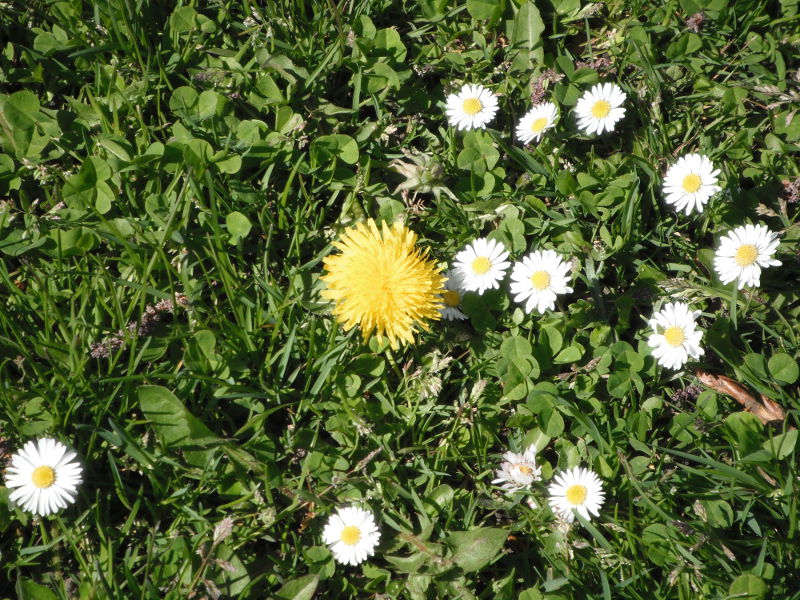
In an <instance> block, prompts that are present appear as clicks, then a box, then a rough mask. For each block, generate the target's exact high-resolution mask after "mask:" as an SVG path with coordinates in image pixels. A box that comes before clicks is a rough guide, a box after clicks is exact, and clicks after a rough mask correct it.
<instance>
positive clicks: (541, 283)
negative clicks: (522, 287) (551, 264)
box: [531, 271, 550, 292]
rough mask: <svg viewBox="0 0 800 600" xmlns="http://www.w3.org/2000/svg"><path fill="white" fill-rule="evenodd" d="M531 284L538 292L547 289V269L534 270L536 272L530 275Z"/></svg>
mask: <svg viewBox="0 0 800 600" xmlns="http://www.w3.org/2000/svg"><path fill="white" fill-rule="evenodd" d="M531 285H532V286H533V289H535V290H538V291H540V292H541V291H542V290H544V289H547V286H549V285H550V273H548V272H547V271H536V273H534V274H533V275H531Z"/></svg>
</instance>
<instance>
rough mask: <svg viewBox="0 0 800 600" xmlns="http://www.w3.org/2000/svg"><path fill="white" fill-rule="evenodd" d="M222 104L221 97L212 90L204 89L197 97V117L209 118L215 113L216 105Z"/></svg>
mask: <svg viewBox="0 0 800 600" xmlns="http://www.w3.org/2000/svg"><path fill="white" fill-rule="evenodd" d="M221 104H222V97H221V96H220V95H219V94H218V93H217V92H215V91H213V90H206V91H204V92H203V93H202V94H200V97H199V98H198V99H197V118H198V119H210V118H211V117H213V116H214V115H215V114H217V107H218V106H220V105H221Z"/></svg>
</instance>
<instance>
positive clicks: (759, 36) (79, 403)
mask: <svg viewBox="0 0 800 600" xmlns="http://www.w3.org/2000/svg"><path fill="white" fill-rule="evenodd" d="M0 4H2V7H0V40H3V41H2V43H1V44H0V92H2V95H1V96H0V287H1V288H2V295H3V300H2V302H1V303H0V436H1V437H2V439H1V440H0V441H2V446H1V447H0V456H8V455H10V453H12V452H14V451H15V450H16V449H18V448H19V447H20V446H21V445H22V444H23V443H24V442H25V441H27V440H29V439H33V438H36V437H40V436H43V435H52V436H55V437H57V438H59V439H61V440H62V441H64V442H66V443H68V444H70V445H72V446H73V447H74V448H75V450H76V451H77V452H78V454H79V456H80V457H81V459H82V461H83V462H84V465H85V482H84V484H83V486H82V487H81V490H80V495H79V497H78V500H77V502H76V503H75V505H73V506H71V507H70V508H69V509H67V510H66V511H63V512H62V513H60V514H59V515H58V516H57V517H48V518H43V519H40V518H34V517H32V516H31V515H28V514H25V513H23V512H22V511H21V510H19V509H18V508H16V507H14V506H13V505H11V504H9V502H8V500H7V498H8V490H6V489H5V488H0V597H2V598H13V597H18V598H31V599H37V600H51V599H53V598H56V599H58V598H64V599H66V598H81V599H88V598H114V599H119V598H132V599H133V598H142V599H145V598H159V599H173V598H174V599H183V598H190V597H191V598H202V597H207V598H214V597H216V594H217V593H218V592H219V593H220V594H221V596H220V597H232V598H265V597H273V596H274V597H276V598H296V599H298V600H301V599H304V598H311V597H312V594H316V596H315V597H319V598H356V597H364V598H367V597H370V598H403V599H410V600H418V599H424V598H464V599H468V598H474V597H478V598H498V599H517V598H521V599H525V600H533V599H539V598H545V599H548V600H558V599H575V600H578V599H581V600H583V599H589V598H591V599H598V600H600V599H603V600H610V599H611V598H614V599H623V598H624V599H631V600H635V599H647V600H655V599H659V600H660V599H664V600H666V599H668V598H669V599H673V598H679V599H690V598H691V599H695V598H710V599H718V600H722V599H728V598H740V599H744V598H746V599H761V598H775V599H783V598H800V592H798V583H797V582H798V581H800V555H799V552H800V537H799V536H800V534H798V531H797V516H798V498H800V494H798V492H797V486H798V483H800V480H798V475H800V471H799V470H798V465H797V457H798V449H797V447H796V439H797V434H796V432H797V430H796V429H792V428H795V427H797V426H798V424H800V419H799V418H798V414H799V413H798V409H800V401H798V392H799V391H800V390H799V389H798V385H797V379H798V377H797V358H798V356H799V355H800V343H798V315H799V314H800V301H799V300H798V285H797V282H798V281H800V262H799V261H798V238H800V227H798V225H797V221H798V212H799V211H798V206H799V205H798V202H797V199H796V198H792V197H791V194H789V193H787V192H786V191H785V184H784V182H787V184H788V183H790V182H792V181H794V180H796V178H797V177H798V176H800V172H798V171H799V169H798V160H797V159H798V152H799V151H800V144H799V142H800V116H798V115H797V114H796V112H795V110H796V107H797V100H798V98H800V84H798V79H799V78H798V72H800V71H799V70H798V69H800V61H798V59H797V45H798V43H800V16H799V15H798V6H797V3H796V2H793V1H791V0H784V1H782V2H759V1H755V0H743V1H737V2H732V1H731V2H725V1H724V0H711V1H710V2H707V3H703V2H697V1H695V0H681V1H680V2H677V1H668V2H666V3H663V5H661V4H660V3H645V2H622V1H617V0H614V1H611V2H608V3H606V4H602V5H599V4H597V5H591V4H589V5H586V6H585V7H581V6H580V3H579V2H577V1H576V0H574V1H573V0H568V1H565V2H548V1H546V0H543V1H542V2H537V3H536V7H538V11H537V10H536V7H534V5H533V3H531V2H522V1H521V0H505V2H499V3H493V2H488V1H486V2H482V1H481V0H466V2H464V1H461V0H458V1H455V0H454V1H450V2H448V1H446V0H421V1H420V2H410V1H397V0H396V1H391V0H351V1H347V2H335V1H333V0H327V1H325V2H322V1H309V2H305V1H301V0H291V1H290V0H276V1H274V2H262V3H255V2H250V1H249V0H216V1H214V2H204V3H194V4H191V3H190V4H187V5H186V6H182V7H179V8H176V9H175V10H174V11H173V10H172V8H173V7H172V6H169V8H166V7H167V6H168V5H171V4H172V3H162V2H155V1H153V0H137V1H136V2H134V1H132V0H102V1H97V2H80V1H79V0H66V1H62V2H52V1H45V2H36V3H29V5H25V4H23V3H16V2H11V3H8V2H5V3H0ZM701 11H702V12H703V13H704V15H705V20H704V21H703V23H702V25H701V29H700V31H699V33H692V32H690V31H689V30H688V29H687V25H686V23H685V21H686V19H688V18H689V17H690V16H692V15H693V14H695V13H697V12H701ZM597 59H603V60H605V61H606V62H605V63H603V62H602V61H601V62H594V61H597ZM580 61H582V64H586V65H589V66H588V67H587V66H581V65H578V64H577V63H578V62H580ZM592 65H594V66H595V67H597V69H594V68H590V67H591V66H592ZM604 65H605V66H604ZM545 69H553V75H554V77H551V78H550V80H548V82H547V83H545V84H544V85H545V87H546V98H549V99H553V101H555V102H556V103H557V104H558V105H559V107H560V112H561V116H562V118H561V121H560V123H559V125H558V126H557V128H556V129H555V130H551V132H549V133H551V134H552V135H548V136H547V138H546V139H545V140H544V141H543V142H542V143H541V144H540V145H539V146H538V147H522V146H521V145H520V144H519V143H517V142H516V141H515V139H514V135H513V131H514V127H515V124H516V121H517V119H519V117H521V116H522V114H524V112H526V111H527V110H528V108H529V107H530V93H531V89H532V88H531V84H532V82H533V81H534V80H536V79H537V78H538V77H539V76H540V75H541V74H542V73H543V72H544V70H545ZM540 81H541V80H540ZM598 81H611V82H616V83H618V84H619V85H620V86H621V87H622V88H623V89H624V91H625V92H626V93H627V96H628V100H627V102H626V116H625V119H624V120H623V121H622V122H620V123H619V124H618V127H617V130H616V131H615V132H614V133H611V134H607V135H604V136H602V137H599V138H597V137H586V136H582V135H579V134H578V133H577V130H576V127H575V119H574V116H573V115H572V111H571V109H572V108H573V107H574V105H575V103H576V102H577V98H578V97H579V95H580V94H581V93H582V91H583V90H585V89H587V88H588V87H589V86H590V85H593V84H594V83H596V82H598ZM462 82H475V83H481V84H483V85H486V86H489V87H491V88H492V89H493V90H494V91H495V92H497V93H498V94H499V95H500V106H501V109H500V112H499V113H498V116H497V117H496V118H495V119H494V120H493V121H492V123H491V127H490V129H489V130H487V131H485V132H470V133H466V134H464V133H460V132H456V131H454V130H453V129H452V128H449V127H448V126H447V122H446V119H445V118H444V110H443V102H444V98H445V97H446V95H447V94H449V93H451V92H452V91H454V90H456V89H457V88H458V87H460V85H461V83H462ZM690 151H699V152H703V153H705V154H707V155H708V156H710V157H711V159H712V160H713V161H714V164H715V166H717V167H718V168H721V170H722V175H721V185H722V186H723V191H722V192H721V193H719V194H718V195H717V196H715V197H714V198H712V200H711V202H710V204H709V206H708V207H707V208H706V210H705V211H704V212H703V213H702V214H694V215H692V216H689V217H686V216H685V215H683V214H676V213H675V212H674V211H673V210H672V209H671V208H670V207H669V206H668V205H667V204H665V202H664V199H663V194H662V192H661V185H662V178H663V174H664V172H665V171H666V168H667V167H668V165H669V164H671V163H672V162H674V160H675V159H676V158H677V157H678V156H680V155H681V154H684V153H686V152H690ZM410 155H415V156H417V158H418V161H419V163H420V164H421V165H422V167H421V168H422V172H421V173H420V178H421V179H423V180H424V182H423V183H419V185H417V182H414V181H411V182H409V183H408V185H406V186H401V184H403V182H404V181H406V179H405V176H403V175H402V174H401V173H399V172H398V168H397V163H396V162H394V161H397V160H402V161H404V162H406V163H412V159H411V158H409V156H410ZM398 186H401V189H399V190H398V189H397V188H398ZM403 187H405V189H403ZM434 191H435V192H436V193H433V192H434ZM366 217H372V218H376V219H384V220H388V221H391V220H394V219H396V218H400V217H402V218H404V219H405V220H406V223H407V224H408V225H409V226H410V227H411V228H412V229H413V230H414V231H415V232H417V233H418V234H419V236H420V239H421V241H422V243H423V244H424V245H425V246H427V247H429V248H430V251H431V255H432V256H433V257H434V258H435V259H436V260H438V261H440V262H441V264H442V265H443V266H444V265H447V264H449V263H450V261H451V260H452V258H453V256H454V255H455V253H456V252H457V251H458V250H460V249H461V248H462V247H463V246H464V245H465V244H466V243H467V242H469V241H471V240H472V239H473V238H475V237H477V236H480V235H488V234H491V236H492V237H494V238H496V239H499V240H501V241H503V242H504V243H505V244H506V246H507V247H508V248H510V249H511V251H512V256H513V257H514V258H515V259H516V258H520V257H521V256H523V255H524V254H525V253H526V252H527V251H528V249H535V248H539V247H548V248H553V249H555V250H557V251H558V252H559V253H561V254H563V255H566V256H568V257H571V258H574V259H575V261H576V269H575V273H576V276H575V280H574V281H573V284H572V286H573V287H574V288H575V292H574V293H573V294H570V295H568V296H564V297H561V299H560V301H559V304H558V306H557V310H556V311H549V312H547V313H546V314H545V315H543V316H539V315H538V314H536V315H526V314H525V313H524V312H523V311H522V310H521V309H520V308H519V306H518V305H516V304H515V303H514V302H513V301H512V300H511V299H510V298H509V296H508V293H507V290H506V289H503V290H502V291H498V292H489V293H487V294H485V295H484V296H482V297H478V296H471V297H468V298H467V299H466V300H465V311H466V312H467V313H468V314H469V315H470V317H471V318H470V320H469V321H468V322H465V323H462V324H455V325H453V324H443V325H441V326H440V325H439V324H435V325H434V326H433V328H432V332H431V333H428V334H423V335H420V336H419V337H418V342H417V344H416V345H414V346H413V347H407V348H403V349H401V350H399V351H389V350H386V349H384V348H382V347H380V345H379V344H377V343H375V342H374V341H373V342H371V343H368V344H366V345H365V344H362V343H361V340H360V337H359V335H358V333H357V332H351V333H349V334H345V333H343V332H342V330H341V329H340V327H338V326H337V324H336V323H335V322H334V321H333V319H332V317H331V314H330V307H329V306H328V305H327V304H326V303H325V302H324V301H323V300H322V299H321V297H320V294H319V292H320V290H321V289H322V287H323V286H322V283H321V282H319V281H318V277H319V275H320V274H321V272H322V259H323V258H324V257H325V256H326V255H327V254H328V253H329V252H330V251H331V249H332V247H331V245H330V242H331V241H332V240H333V239H334V238H335V237H336V235H337V234H338V233H339V232H340V231H341V229H342V228H343V227H344V226H348V225H352V224H353V223H354V222H356V221H359V220H362V219H364V218H366ZM747 222H753V223H756V222H759V223H764V224H766V225H768V226H769V227H770V229H772V230H773V231H779V232H781V235H782V243H781V246H780V249H779V251H778V254H777V258H778V259H780V260H781V261H782V262H783V266H781V267H779V268H770V269H767V270H765V271H764V273H763V275H762V282H761V287H760V288H759V289H758V290H752V291H751V290H747V289H746V290H743V291H740V292H738V293H737V294H733V293H732V286H731V285H728V286H725V285H722V284H721V283H720V282H719V280H718V278H717V277H716V275H715V273H714V270H713V264H712V261H713V255H714V249H715V248H716V246H717V243H718V240H719V237H720V236H721V235H723V234H724V233H725V232H727V231H729V230H730V229H732V228H733V227H735V226H738V225H741V224H744V223H747ZM176 294H178V295H179V296H178V297H179V298H180V300H181V301H180V302H178V301H176V302H175V308H174V311H173V312H172V313H168V312H162V313H161V319H160V320H159V321H158V322H157V323H154V324H152V327H150V329H149V331H148V332H147V334H146V335H140V336H136V335H133V334H131V333H130V332H128V333H124V332H123V335H122V336H121V338H122V340H123V342H124V343H123V345H122V347H113V348H110V351H109V353H108V354H109V355H108V356H104V357H100V358H95V357H92V356H91V351H92V348H93V345H94V344H108V342H109V340H110V339H112V338H113V337H114V336H116V335H117V332H118V331H119V330H125V329H126V327H127V325H128V324H129V323H130V322H133V323H134V325H133V327H134V328H136V324H137V323H139V322H140V320H141V319H142V315H143V314H144V313H145V311H146V309H147V307H148V306H155V305H156V304H157V303H158V302H159V301H163V300H173V301H175V299H176ZM670 299H682V300H685V301H688V302H690V303H691V304H692V305H693V307H695V308H697V309H700V310H702V311H703V314H702V317H701V318H700V320H699V326H700V327H701V328H702V329H703V330H704V331H705V334H704V338H703V346H704V348H705V351H706V354H705V355H704V357H703V360H702V362H700V363H696V364H697V366H700V367H702V368H704V369H707V370H709V371H712V372H715V373H719V374H724V375H727V376H729V377H732V378H734V379H736V380H737V381H739V382H741V383H742V384H743V385H745V386H747V387H748V388H749V389H750V390H751V392H752V393H754V394H756V393H763V394H765V395H767V396H769V397H770V398H772V399H773V400H775V401H776V402H778V403H779V404H781V405H782V406H783V407H784V408H785V409H786V412H787V416H786V420H785V422H784V423H778V424H776V425H775V426H774V427H773V426H762V425H761V423H760V422H759V421H758V419H756V418H755V417H754V416H753V415H749V414H745V413H740V412H739V411H740V406H739V405H738V404H737V403H736V402H735V401H733V400H732V399H731V398H729V397H727V396H725V395H720V394H717V393H715V392H714V391H712V390H704V391H702V393H700V394H699V396H697V397H693V396H692V395H689V396H688V397H687V396H685V395H683V396H682V395H676V392H679V391H681V390H683V389H684V388H686V387H687V386H689V385H690V384H693V383H696V380H695V378H694V376H693V374H692V372H691V370H690V369H686V370H683V371H679V372H677V373H676V372H674V371H670V370H665V369H662V368H661V367H658V366H657V365H656V363H655V361H654V359H653V357H652V356H651V355H650V351H649V349H648V347H647V344H646V339H647V336H648V333H649V330H648V327H647V319H649V318H650V317H651V315H652V313H653V311H654V310H655V309H656V308H658V306H660V305H661V304H662V303H663V302H666V301H668V300H670ZM95 348H96V346H95ZM528 444H536V446H537V448H538V449H539V451H540V452H539V459H540V461H541V462H542V463H543V467H544V479H545V482H544V483H540V484H537V485H538V486H539V487H536V488H535V491H534V493H533V494H532V495H531V496H530V497H531V498H533V499H534V500H536V502H537V505H533V506H530V505H529V504H528V503H527V502H526V501H525V500H524V499H523V498H522V497H521V496H512V497H508V496H504V495H502V494H501V493H500V491H499V490H498V489H497V488H496V487H493V486H492V485H491V484H490V482H491V480H492V479H493V477H494V469H496V468H497V466H498V463H499V460H500V456H501V454H502V453H503V452H504V451H506V450H507V449H508V448H509V447H512V448H515V449H523V448H524V447H526V446H527V445H528ZM577 464H583V465H588V466H589V467H590V468H592V469H594V470H595V471H596V472H597V473H598V474H599V475H600V477H601V478H602V479H603V481H604V486H605V490H606V494H607V497H606V502H605V504H604V506H603V509H602V512H601V516H600V517H599V518H597V519H594V520H593V521H591V522H590V523H583V524H581V523H576V525H575V526H574V527H573V528H572V529H570V530H569V531H567V530H565V529H564V528H563V527H562V528H559V527H557V525H556V522H555V520H554V519H553V517H552V514H551V512H550V510H549V509H548V508H547V504H546V486H545V484H546V482H547V481H548V480H549V478H550V477H551V476H552V474H553V472H554V471H556V470H558V469H560V468H566V467H568V466H573V465H577ZM353 501H355V502H358V503H360V504H362V505H364V506H365V507H369V508H370V509H371V510H372V511H374V513H375V514H376V516H377V519H378V522H379V524H380V528H381V533H382V538H381V544H380V546H379V547H378V550H377V552H376V555H375V556H374V557H373V558H372V559H371V560H369V561H367V562H365V563H364V564H362V565H360V566H358V567H342V566H341V565H337V564H335V563H334V561H333V558H332V555H331V553H330V552H329V550H328V549H327V548H326V547H325V546H324V545H323V544H322V539H321V531H322V527H323V525H324V523H325V521H326V519H327V517H328V515H329V514H330V513H331V512H333V511H334V510H335V508H336V507H337V506H340V505H342V504H346V503H349V502H353ZM224 519H231V520H232V521H233V523H234V525H233V528H232V531H231V533H230V534H229V535H228V536H223V537H224V539H219V536H217V539H215V534H214V530H215V527H217V526H218V525H219V524H220V523H222V522H223V520H224ZM465 531H471V532H472V533H470V534H464V533H459V532H465Z"/></svg>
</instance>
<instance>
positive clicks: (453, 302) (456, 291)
mask: <svg viewBox="0 0 800 600" xmlns="http://www.w3.org/2000/svg"><path fill="white" fill-rule="evenodd" d="M444 276H445V277H447V281H445V282H444V292H442V302H443V303H444V306H442V308H440V309H439V313H440V314H441V315H442V318H443V319H447V320H448V321H454V320H456V319H458V320H460V321H463V320H464V319H466V318H467V315H465V314H464V313H463V312H461V311H460V310H459V309H458V307H459V306H461V301H462V300H463V299H464V289H463V288H462V283H461V279H460V278H459V277H458V275H457V274H456V272H455V271H453V270H452V269H451V270H449V271H447V273H445V274H444Z"/></svg>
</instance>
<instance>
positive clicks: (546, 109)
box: [517, 102, 558, 144]
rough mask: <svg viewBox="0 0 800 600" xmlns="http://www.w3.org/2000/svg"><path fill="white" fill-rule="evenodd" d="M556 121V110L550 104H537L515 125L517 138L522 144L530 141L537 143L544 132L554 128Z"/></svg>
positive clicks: (553, 105)
mask: <svg viewBox="0 0 800 600" xmlns="http://www.w3.org/2000/svg"><path fill="white" fill-rule="evenodd" d="M557 120H558V109H556V105H555V104H553V103H552V102H545V103H543V104H537V105H536V106H534V107H533V108H531V109H530V110H529V111H528V112H527V113H526V114H525V116H523V117H522V118H521V119H520V120H519V124H518V125H517V137H518V138H519V140H520V141H521V142H522V143H523V144H527V143H528V142H530V141H531V140H536V141H537V142H538V141H539V139H540V138H541V137H542V134H544V132H545V130H547V129H550V128H551V127H554V126H555V124H556V121H557Z"/></svg>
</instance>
